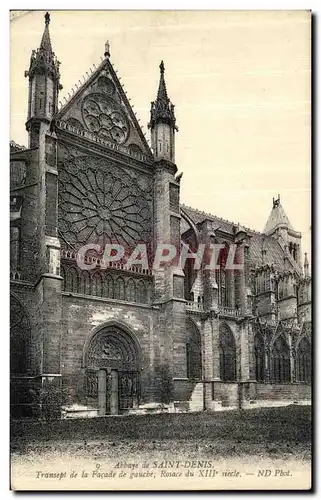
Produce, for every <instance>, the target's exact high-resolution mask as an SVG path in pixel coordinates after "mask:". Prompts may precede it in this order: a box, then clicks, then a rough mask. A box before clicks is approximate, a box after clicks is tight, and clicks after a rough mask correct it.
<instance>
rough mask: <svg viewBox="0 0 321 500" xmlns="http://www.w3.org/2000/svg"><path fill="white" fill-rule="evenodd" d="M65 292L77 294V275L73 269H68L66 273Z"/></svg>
mask: <svg viewBox="0 0 321 500" xmlns="http://www.w3.org/2000/svg"><path fill="white" fill-rule="evenodd" d="M66 290H68V292H75V293H77V292H78V273H77V269H75V268H74V267H69V269H67V271H66Z"/></svg>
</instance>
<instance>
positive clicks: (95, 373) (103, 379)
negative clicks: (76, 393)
mask: <svg viewBox="0 0 321 500" xmlns="http://www.w3.org/2000/svg"><path fill="white" fill-rule="evenodd" d="M126 330H127V329H124V328H122V327H120V326H118V325H108V326H105V327H103V328H101V329H100V330H99V331H97V332H96V333H95V334H94V335H93V337H92V338H91V340H90V343H89V345H88V347H87V351H86V353H85V365H86V372H87V397H88V399H89V400H91V402H92V403H95V402H96V403H97V402H98V405H99V413H100V415H105V414H113V415H116V414H119V413H122V412H125V411H126V410H129V409H131V408H135V407H137V406H138V404H139V392H140V391H139V385H140V384H139V370H140V355H139V348H138V344H137V340H136V339H135V338H134V336H133V335H132V334H131V333H130V332H129V331H126Z"/></svg>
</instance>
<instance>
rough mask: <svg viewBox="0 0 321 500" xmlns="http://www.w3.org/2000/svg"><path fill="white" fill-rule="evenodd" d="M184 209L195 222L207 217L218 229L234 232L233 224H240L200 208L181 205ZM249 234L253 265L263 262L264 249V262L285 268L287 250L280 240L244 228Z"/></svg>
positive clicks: (235, 225)
mask: <svg viewBox="0 0 321 500" xmlns="http://www.w3.org/2000/svg"><path fill="white" fill-rule="evenodd" d="M181 208H182V210H183V211H184V212H185V213H186V214H187V215H188V217H190V219H191V220H192V221H193V222H194V224H198V223H201V222H203V221H204V220H205V219H209V220H212V221H213V222H215V225H217V229H220V230H221V231H224V232H226V233H229V234H233V233H234V231H233V226H234V227H237V226H238V224H237V223H235V222H231V221H228V220H226V219H222V218H221V217H218V216H216V215H212V214H209V213H206V212H201V211H200V210H197V209H194V208H191V207H187V206H186V205H181ZM182 229H183V231H184V230H185V231H186V230H187V227H185V226H184V225H183V227H182ZM244 229H245V231H246V232H247V234H248V235H249V236H250V237H251V239H250V263H251V266H253V267H255V266H256V265H261V264H262V249H264V250H265V251H266V254H265V256H264V264H270V265H272V264H273V265H274V267H275V269H276V270H278V271H282V270H283V269H284V260H283V259H284V257H285V252H284V250H283V248H282V247H281V245H280V244H279V242H278V241H277V240H276V239H275V238H273V237H272V236H267V235H266V234H263V233H259V232H258V231H254V230H253V229H249V228H244Z"/></svg>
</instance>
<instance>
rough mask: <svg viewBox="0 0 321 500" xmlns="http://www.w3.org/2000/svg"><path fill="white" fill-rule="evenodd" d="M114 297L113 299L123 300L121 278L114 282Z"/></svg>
mask: <svg viewBox="0 0 321 500" xmlns="http://www.w3.org/2000/svg"><path fill="white" fill-rule="evenodd" d="M114 297H115V299H119V300H125V283H124V280H123V278H121V277H119V278H117V280H116V283H115V290H114Z"/></svg>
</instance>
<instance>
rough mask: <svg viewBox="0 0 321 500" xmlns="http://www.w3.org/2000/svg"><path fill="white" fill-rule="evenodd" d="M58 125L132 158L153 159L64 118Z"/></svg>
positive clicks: (57, 122)
mask: <svg viewBox="0 0 321 500" xmlns="http://www.w3.org/2000/svg"><path fill="white" fill-rule="evenodd" d="M56 125H57V126H58V127H59V128H60V129H63V130H67V132H71V133H72V134H76V135H78V136H81V137H84V138H85V139H89V140H90V141H94V142H97V143H98V144H101V145H103V146H107V147H108V148H109V149H114V150H115V151H119V152H120V153H123V154H125V155H127V156H131V157H132V158H136V159H137V160H141V161H148V160H151V158H149V157H147V156H146V155H144V154H143V153H138V152H135V151H132V150H131V149H129V148H126V146H122V145H120V144H116V143H113V142H110V141H108V140H107V139H105V138H103V137H99V136H97V135H96V134H94V133H93V132H90V131H89V130H84V129H79V128H77V127H73V126H72V125H70V124H69V123H67V122H64V121H63V120H57V121H56Z"/></svg>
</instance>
